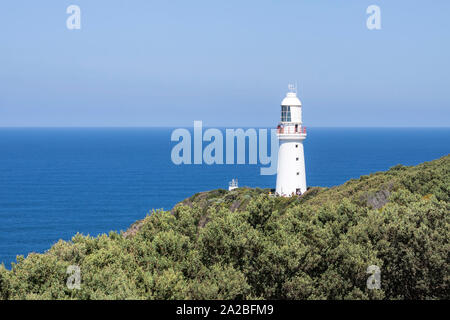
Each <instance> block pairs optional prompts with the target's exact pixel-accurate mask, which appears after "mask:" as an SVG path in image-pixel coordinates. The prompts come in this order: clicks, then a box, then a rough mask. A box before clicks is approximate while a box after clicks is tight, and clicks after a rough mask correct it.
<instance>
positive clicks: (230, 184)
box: [228, 179, 239, 191]
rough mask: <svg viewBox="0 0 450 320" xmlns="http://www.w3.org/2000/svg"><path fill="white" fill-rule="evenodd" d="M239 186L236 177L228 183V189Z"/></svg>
mask: <svg viewBox="0 0 450 320" xmlns="http://www.w3.org/2000/svg"><path fill="white" fill-rule="evenodd" d="M237 188H239V186H238V179H233V180H231V181H230V183H229V184H228V191H231V190H234V189H237Z"/></svg>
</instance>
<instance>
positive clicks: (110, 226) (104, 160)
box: [0, 128, 450, 267]
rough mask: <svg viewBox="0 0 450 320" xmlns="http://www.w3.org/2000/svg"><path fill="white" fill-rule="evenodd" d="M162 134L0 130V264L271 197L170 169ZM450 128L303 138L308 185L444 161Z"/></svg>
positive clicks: (236, 174) (249, 168)
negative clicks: (192, 204) (253, 197)
mask: <svg viewBox="0 0 450 320" xmlns="http://www.w3.org/2000/svg"><path fill="white" fill-rule="evenodd" d="M172 131H173V129H170V128H2V129H0V263H1V262H4V263H5V265H6V266H7V267H10V264H11V262H14V261H15V260H16V255H25V256H26V255H27V254H28V253H29V252H45V250H47V249H48V248H49V247H50V246H51V245H52V244H54V243H55V242H57V241H58V240H59V239H64V240H70V239H71V237H72V236H73V235H74V234H76V233H77V232H80V233H82V234H85V235H87V234H89V235H93V236H95V235H98V234H101V233H107V232H109V231H110V230H115V231H120V230H126V229H127V228H128V227H129V226H130V225H131V224H132V223H133V222H134V221H136V220H138V219H142V218H143V217H145V215H146V214H147V213H149V212H151V209H152V208H154V209H157V208H163V209H171V208H172V207H173V206H174V205H175V204H176V203H177V202H179V201H181V200H183V199H185V198H187V197H189V196H191V195H193V194H194V193H196V192H200V191H205V190H211V189H216V188H225V189H226V188H227V187H228V182H229V181H230V180H231V179H232V178H238V179H239V185H240V186H250V187H262V188H274V187H275V180H276V176H275V175H272V176H263V175H260V168H261V165H260V164H257V165H249V164H242V165H206V164H202V165H175V164H173V163H172V161H171V150H172V148H173V146H174V145H175V144H176V142H172V141H171V139H170V137H171V133H172ZM449 146H450V128H310V129H309V131H308V138H307V139H306V141H305V161H306V174H307V184H308V185H309V186H334V185H338V184H341V183H343V182H345V181H347V180H348V179H351V178H358V177H359V176H361V175H365V174H369V173H371V172H375V171H381V170H387V169H389V168H390V167H392V166H394V165H396V164H403V165H416V164H419V163H421V162H424V161H430V160H433V159H436V158H439V157H442V156H444V155H446V154H448V153H449V149H450V147H449Z"/></svg>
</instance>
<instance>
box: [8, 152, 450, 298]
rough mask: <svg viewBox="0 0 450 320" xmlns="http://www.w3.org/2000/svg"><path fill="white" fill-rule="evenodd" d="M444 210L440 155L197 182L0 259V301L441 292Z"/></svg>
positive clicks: (448, 223)
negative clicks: (70, 282)
mask: <svg viewBox="0 0 450 320" xmlns="http://www.w3.org/2000/svg"><path fill="white" fill-rule="evenodd" d="M449 212H450V156H449V155H447V156H445V157H443V158H441V159H438V160H435V161H432V162H427V163H423V164H420V165H418V166H415V167H405V166H401V165H398V166H395V167H393V168H391V169H390V170H389V171H387V172H377V173H373V174H371V175H367V176H362V177H360V178H359V179H352V180H350V181H348V182H346V183H345V184H343V185H341V186H337V187H333V188H320V187H313V188H310V189H309V190H308V192H306V193H305V194H304V195H303V196H301V197H291V198H280V197H273V196H270V195H268V190H262V189H249V188H240V189H236V190H233V191H230V192H229V191H225V190H214V191H210V192H203V193H199V194H196V195H194V196H192V197H191V198H189V199H186V200H184V201H183V202H181V203H180V204H178V205H177V206H175V208H173V210H171V211H153V212H152V213H151V214H149V215H148V216H147V217H146V218H145V219H143V220H141V221H138V222H136V223H135V224H134V225H132V226H131V227H130V229H129V230H128V231H126V232H124V233H121V234H118V233H115V232H111V233H110V234H109V235H100V236H98V237H90V236H83V235H80V234H77V235H76V236H74V237H73V239H72V241H69V242H65V241H62V240H61V241H59V242H58V243H56V244H55V245H53V246H52V247H51V248H50V249H49V250H48V251H47V252H46V253H44V254H34V253H32V254H30V255H28V257H27V258H23V257H18V259H17V263H15V264H13V266H12V269H11V270H7V269H5V267H4V266H0V299H449V298H450V286H449V282H450V272H449V252H450V251H449V249H450V244H449V239H450V229H449V228H450V217H449ZM70 265H76V266H79V268H80V270H81V286H80V289H72V290H71V289H69V288H68V287H67V285H66V281H67V277H68V275H67V273H66V271H67V268H68V266H70ZM370 265H376V266H378V267H379V268H380V270H381V288H380V289H373V290H370V289H368V288H367V286H366V281H367V278H368V277H369V276H370V275H369V274H367V273H366V271H367V268H368V266H370Z"/></svg>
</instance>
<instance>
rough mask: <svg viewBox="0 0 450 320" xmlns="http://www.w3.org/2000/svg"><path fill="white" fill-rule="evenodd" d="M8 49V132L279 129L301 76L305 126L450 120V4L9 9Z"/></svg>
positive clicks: (242, 0)
mask: <svg viewBox="0 0 450 320" xmlns="http://www.w3.org/2000/svg"><path fill="white" fill-rule="evenodd" d="M70 4H77V5H79V6H80V8H81V11H82V12H81V24H82V29H81V30H68V29H67V28H66V19H67V17H68V15H67V14H66V8H67V7H68V6H69V5H70ZM370 4H376V5H379V6H380V8H381V19H382V21H381V23H382V29H381V30H375V31H370V30H368V29H367V28H366V18H367V14H366V8H367V7H368V6H369V5H370ZM0 41H1V42H0V43H1V45H0V126H192V124H193V121H194V120H203V122H204V125H205V126H275V125H276V122H277V121H278V120H279V114H280V110H279V109H280V108H279V104H280V101H281V99H282V98H283V96H284V95H285V92H286V89H287V84H288V83H289V82H290V81H297V82H298V84H299V95H300V99H301V100H302V102H303V105H304V122H305V125H307V126H308V125H309V126H449V119H450V98H449V94H450V90H449V89H450V62H449V59H450V1H448V0H434V1H424V0H421V1H413V0H396V1H392V0H389V1H380V0H370V1H365V0H353V1H352V0H345V1H344V0H342V1H336V0H327V1H325V0H324V1H312V0H304V1H300V0H292V1H283V0H280V1H275V0H271V1H267V0H257V1H256V0H255V1H249V0H214V1H211V0H205V1H197V0H191V1H186V0H179V1H173V0H159V1H151V0H130V1H123V0H95V1H94V0H71V1H66V0H58V1H55V0H40V1H24V0H14V1H1V2H0Z"/></svg>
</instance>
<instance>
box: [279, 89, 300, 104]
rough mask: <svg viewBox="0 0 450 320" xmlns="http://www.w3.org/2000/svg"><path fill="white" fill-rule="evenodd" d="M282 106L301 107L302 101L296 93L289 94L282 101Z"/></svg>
mask: <svg viewBox="0 0 450 320" xmlns="http://www.w3.org/2000/svg"><path fill="white" fill-rule="evenodd" d="M281 105H282V106H301V105H302V103H301V102H300V99H299V98H297V94H296V93H295V92H288V93H287V94H286V97H285V98H284V99H283V101H281Z"/></svg>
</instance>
